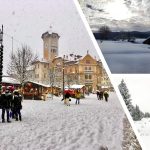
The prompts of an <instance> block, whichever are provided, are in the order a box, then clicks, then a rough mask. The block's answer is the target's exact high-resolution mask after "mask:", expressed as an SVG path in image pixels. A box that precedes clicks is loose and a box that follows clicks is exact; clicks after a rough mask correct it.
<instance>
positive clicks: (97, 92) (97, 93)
mask: <svg viewBox="0 0 150 150" xmlns="http://www.w3.org/2000/svg"><path fill="white" fill-rule="evenodd" d="M99 92H100V91H99V90H97V91H96V95H97V99H98V100H99Z"/></svg>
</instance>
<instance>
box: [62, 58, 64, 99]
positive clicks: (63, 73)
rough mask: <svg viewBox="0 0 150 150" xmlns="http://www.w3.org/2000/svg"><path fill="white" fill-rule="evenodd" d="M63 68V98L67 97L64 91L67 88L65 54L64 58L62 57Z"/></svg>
mask: <svg viewBox="0 0 150 150" xmlns="http://www.w3.org/2000/svg"><path fill="white" fill-rule="evenodd" d="M62 67H63V68H62V69H63V100H64V99H65V93H64V90H65V79H64V78H65V71H64V69H65V68H64V56H63V59H62Z"/></svg>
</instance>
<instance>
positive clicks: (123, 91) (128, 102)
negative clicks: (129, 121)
mask: <svg viewBox="0 0 150 150" xmlns="http://www.w3.org/2000/svg"><path fill="white" fill-rule="evenodd" d="M118 87H119V90H120V93H121V95H122V97H123V100H124V101H125V104H126V106H127V108H128V110H129V112H130V114H131V116H132V113H133V109H134V107H133V105H132V102H131V101H132V100H131V95H130V94H129V90H128V88H127V86H126V83H125V82H124V80H122V81H121V83H120V84H119V86H118Z"/></svg>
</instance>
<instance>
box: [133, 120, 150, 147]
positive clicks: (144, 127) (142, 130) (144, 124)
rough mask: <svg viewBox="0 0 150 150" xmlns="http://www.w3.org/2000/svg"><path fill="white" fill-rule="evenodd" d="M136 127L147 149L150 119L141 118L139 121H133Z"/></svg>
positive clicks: (148, 145)
mask: <svg viewBox="0 0 150 150" xmlns="http://www.w3.org/2000/svg"><path fill="white" fill-rule="evenodd" d="M135 125H136V128H137V130H138V132H139V135H140V137H141V141H142V143H143V146H144V149H149V147H150V142H149V139H150V119H149V118H143V119H142V120H141V121H135Z"/></svg>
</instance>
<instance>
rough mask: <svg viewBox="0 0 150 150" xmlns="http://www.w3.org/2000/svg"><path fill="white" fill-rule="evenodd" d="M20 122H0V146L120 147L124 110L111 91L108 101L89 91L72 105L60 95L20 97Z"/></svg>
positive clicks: (47, 149)
mask: <svg viewBox="0 0 150 150" xmlns="http://www.w3.org/2000/svg"><path fill="white" fill-rule="evenodd" d="M22 116H23V117H22V118H23V121H22V122H16V121H14V120H12V123H0V139H1V140H0V149H6V150H8V149H11V150H19V149H21V150H27V149H28V150H76V149H77V150H99V149H100V147H101V146H104V147H105V146H107V147H108V149H109V150H121V149H122V141H123V123H122V120H123V118H124V112H123V110H122V107H121V105H120V103H119V101H118V99H117V97H116V94H115V93H111V94H110V97H109V101H108V102H105V101H104V100H103V101H98V100H97V98H96V95H93V94H91V95H90V96H87V97H86V98H85V99H82V100H81V104H80V105H75V100H74V99H72V101H71V106H65V105H64V104H63V101H61V98H57V97H54V100H48V101H35V100H24V101H23V110H22Z"/></svg>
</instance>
